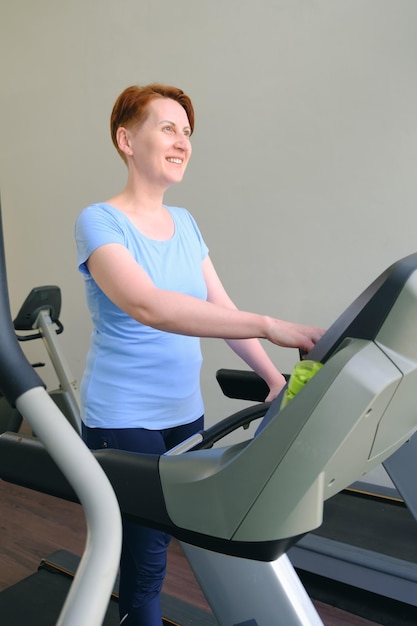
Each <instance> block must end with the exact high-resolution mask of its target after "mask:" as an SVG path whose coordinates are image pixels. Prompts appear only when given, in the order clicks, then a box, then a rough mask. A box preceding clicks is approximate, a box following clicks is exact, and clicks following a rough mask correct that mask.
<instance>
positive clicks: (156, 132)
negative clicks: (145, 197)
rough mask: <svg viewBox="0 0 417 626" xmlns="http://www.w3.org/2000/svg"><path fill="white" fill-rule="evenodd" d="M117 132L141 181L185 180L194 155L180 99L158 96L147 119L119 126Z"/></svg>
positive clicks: (165, 182) (163, 185)
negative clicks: (189, 162)
mask: <svg viewBox="0 0 417 626" xmlns="http://www.w3.org/2000/svg"><path fill="white" fill-rule="evenodd" d="M118 135H119V137H118V140H119V146H120V148H121V149H122V150H123V152H124V153H125V155H126V157H127V160H128V167H129V169H131V170H132V169H133V170H134V172H135V175H136V176H137V177H139V178H140V179H141V180H142V182H145V180H146V182H147V183H148V184H150V185H156V186H158V187H161V188H164V189H165V188H167V187H169V186H170V185H172V184H173V183H178V182H180V181H181V180H182V178H183V175H184V172H185V169H186V167H187V164H188V161H189V159H190V156H191V142H190V136H191V128H190V123H189V120H188V117H187V113H186V112H185V109H184V108H183V107H182V106H181V105H180V104H179V103H178V102H176V101H175V100H171V99H169V98H155V99H154V100H152V101H151V102H150V103H149V105H148V112H147V117H146V119H145V120H144V122H143V123H142V124H141V125H140V126H139V127H137V128H132V129H130V130H129V129H125V128H119V130H118Z"/></svg>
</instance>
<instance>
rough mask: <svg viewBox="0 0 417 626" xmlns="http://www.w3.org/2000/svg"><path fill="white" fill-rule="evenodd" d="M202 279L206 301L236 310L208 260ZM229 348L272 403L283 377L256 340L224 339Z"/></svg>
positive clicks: (204, 264) (281, 384)
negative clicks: (258, 380)
mask: <svg viewBox="0 0 417 626" xmlns="http://www.w3.org/2000/svg"><path fill="white" fill-rule="evenodd" d="M203 271H204V277H205V280H206V284H207V289H208V299H209V300H210V302H216V303H218V304H219V305H221V306H224V307H228V308H233V309H236V308H237V307H236V305H235V304H234V303H233V302H232V300H231V299H230V297H229V295H228V294H227V292H226V290H225V289H224V287H223V284H222V282H221V281H220V278H219V277H218V274H217V272H216V270H215V269H214V266H213V264H212V262H211V260H210V259H209V258H206V260H205V261H204V263H203ZM226 342H227V344H228V345H229V346H230V348H231V349H232V350H233V351H234V352H235V353H236V354H237V355H238V356H239V357H240V358H241V359H242V360H243V361H244V362H245V363H246V364H247V365H248V366H249V367H250V368H251V369H252V370H253V371H254V372H256V373H257V374H258V375H259V376H260V377H261V378H263V379H264V381H265V382H266V383H267V385H268V387H269V390H270V391H269V394H268V396H267V398H266V399H265V400H266V402H270V401H272V400H273V399H274V398H275V397H276V396H277V395H278V394H279V392H280V391H281V389H282V388H283V387H284V385H285V382H286V381H285V378H284V376H283V375H282V374H281V373H280V372H279V371H278V370H277V368H276V367H275V365H274V364H273V362H272V361H271V359H270V358H269V356H268V355H267V353H266V352H265V350H264V348H263V347H262V345H261V343H260V342H259V340H258V339H226Z"/></svg>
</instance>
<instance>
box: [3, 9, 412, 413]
mask: <svg viewBox="0 0 417 626" xmlns="http://www.w3.org/2000/svg"><path fill="white" fill-rule="evenodd" d="M0 34H1V37H0V59H1V60H0V63H1V78H2V81H1V115H0V129H1V142H0V189H1V195H2V204H3V221H4V228H5V235H6V253H7V265H8V275H9V287H10V298H11V307H12V311H13V313H16V312H17V309H18V307H19V306H20V303H21V301H22V300H23V298H24V297H25V296H26V294H27V292H28V291H29V290H30V289H31V288H32V286H35V285H40V284H48V283H52V284H58V285H60V287H61V289H62V294H63V315H62V319H63V322H64V325H65V332H64V334H63V335H62V336H61V337H62V344H63V347H64V350H65V353H66V355H67V358H68V360H69V363H70V366H71V368H72V369H73V371H74V374H75V376H76V377H77V379H80V377H81V374H82V370H83V366H84V359H85V354H86V350H87V345H88V338H89V333H90V330H91V328H90V323H89V319H88V314H87V310H86V306H85V303H84V292H83V285H82V280H81V278H80V276H79V275H78V273H77V270H76V263H75V247H74V243H73V225H74V221H75V218H76V216H77V214H78V212H79V211H80V210H81V209H82V208H83V207H84V206H86V205H87V204H89V203H90V202H93V201H97V200H104V199H106V198H107V197H109V196H110V195H112V194H114V193H116V192H117V191H118V190H119V189H120V188H121V187H122V185H123V184H124V181H125V170H124V166H123V164H122V162H121V161H120V159H119V157H118V156H117V154H116V152H115V150H114V149H113V147H112V145H111V142H110V139H109V133H108V118H109V114H110V110H111V107H112V105H113V102H114V100H115V98H116V97H117V95H118V94H119V92H120V91H121V90H122V89H123V88H124V87H126V86H127V85H130V84H133V83H147V82H150V81H154V80H157V81H161V82H167V83H172V84H176V85H178V86H180V87H182V88H183V89H184V90H185V91H187V92H188V93H189V94H190V95H191V97H192V99H193V102H194V104H195V108H196V115H197V118H196V132H195V135H194V137H193V147H194V155H193V158H192V161H191V164H190V166H189V170H188V172H187V174H186V177H185V180H184V182H183V183H182V185H181V186H179V187H177V188H175V189H172V190H170V191H169V193H168V195H167V201H169V202H171V203H176V204H180V205H183V206H186V207H187V208H188V209H189V210H190V211H191V212H192V213H193V214H194V216H195V217H196V219H197V221H198V223H199V224H200V227H201V230H202V231H203V234H204V236H205V239H206V241H207V243H208V245H209V247H210V251H211V255H212V258H213V260H214V262H215V265H216V266H217V268H218V271H219V273H220V275H221V276H222V278H223V281H224V283H225V285H226V287H227V288H228V290H229V292H230V293H231V295H232V297H233V298H234V299H235V301H236V303H237V304H238V306H240V307H241V308H246V309H250V310H257V311H259V312H265V313H269V314H272V315H275V316H278V317H283V318H287V319H293V320H297V321H299V322H306V323H310V322H311V323H315V324H319V325H322V326H327V325H328V324H330V323H331V322H332V321H333V319H334V318H335V316H336V315H337V314H338V313H339V312H341V311H342V310H343V309H344V307H345V306H346V305H347V304H349V303H350V301H351V300H352V299H353V298H354V297H355V296H356V295H357V294H358V293H359V292H360V291H361V290H362V289H363V288H364V287H365V286H366V285H367V284H368V283H369V282H370V281H371V280H372V279H373V278H374V277H375V276H376V275H377V274H378V273H380V272H381V271H382V270H383V269H385V267H386V266H387V265H389V264H390V263H391V262H393V261H394V260H396V259H397V258H399V257H402V256H404V255H406V254H409V253H411V252H414V251H415V250H416V249H417V240H416V225H417V217H416V211H415V208H416V201H417V183H416V163H417V123H416V117H417V116H416V111H417V80H416V76H417V3H416V2H415V0H349V1H348V0H311V1H306V0H258V1H257V2H254V1H248V0H221V1H220V0H201V1H197V0H177V2H175V3H173V2H168V1H165V2H164V1H163V0H142V1H140V0H123V2H118V3H116V2H114V1H113V0H112V1H110V0H100V1H99V0H90V1H85V0H83V1H82V2H81V1H80V0H72V2H65V3H64V2H56V1H55V0H37V1H36V2H33V0H18V1H16V2H3V3H2V6H1V8H0ZM203 347H204V353H205V365H204V369H203V389H204V392H205V396H206V405H207V418H208V422H209V423H211V422H212V421H214V420H217V419H219V418H220V417H223V416H225V415H227V414H228V413H230V412H231V411H232V410H234V409H235V408H240V406H241V405H240V404H239V403H235V402H231V401H230V400H226V399H224V398H222V396H221V393H220V391H219V390H218V389H217V386H216V384H215V382H214V374H215V371H216V369H218V368H219V367H240V363H239V362H238V361H237V359H236V357H234V356H233V355H232V353H230V351H228V350H227V348H226V347H225V346H224V344H223V342H221V341H218V340H205V341H204V342H203ZM25 350H26V351H27V353H28V356H29V358H31V359H33V360H35V359H36V360H39V359H41V360H42V359H43V360H44V359H45V358H46V357H45V353H44V350H43V347H42V345H41V344H39V345H37V344H34V345H31V346H29V347H28V346H25ZM268 351H269V353H270V354H271V356H272V358H273V359H274V361H275V362H276V363H277V364H279V366H280V367H281V368H282V369H283V370H289V369H290V368H291V367H292V365H293V364H294V363H295V361H296V360H297V353H296V351H291V350H284V349H279V348H273V347H269V346H268ZM44 375H45V378H46V380H47V382H48V385H50V386H51V387H53V386H54V384H55V380H54V377H53V375H52V372H51V369H50V366H49V367H47V368H46V369H45V370H44Z"/></svg>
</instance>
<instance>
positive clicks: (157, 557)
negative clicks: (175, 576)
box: [82, 416, 204, 626]
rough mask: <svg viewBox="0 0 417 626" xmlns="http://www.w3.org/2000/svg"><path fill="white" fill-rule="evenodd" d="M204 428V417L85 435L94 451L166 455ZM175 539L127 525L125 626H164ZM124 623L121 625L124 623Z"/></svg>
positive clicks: (122, 579) (123, 598)
mask: <svg viewBox="0 0 417 626" xmlns="http://www.w3.org/2000/svg"><path fill="white" fill-rule="evenodd" d="M203 427H204V417H203V416H202V417H200V418H199V419H198V420H196V421H195V422H192V423H191V424H184V425H183V426H176V427H174V428H168V429H166V430H162V431H160V430H147V429H145V428H113V429H109V428H88V427H86V426H84V425H83V427H82V435H83V439H84V441H85V442H86V444H87V446H88V447H89V448H90V449H92V450H98V449H101V448H111V449H116V450H127V451H131V452H142V453H146V454H159V455H160V454H164V452H166V451H167V450H169V449H170V448H173V447H174V446H176V445H177V444H178V443H181V442H182V441H184V440H185V439H187V438H188V437H190V436H191V435H193V434H194V433H196V432H198V431H199V430H202V429H203ZM170 539H171V536H170V535H168V534H167V533H164V532H162V531H160V530H154V529H153V528H147V527H145V526H141V525H139V524H135V523H134V522H127V521H124V522H123V544H122V556H121V560H120V583H119V613H120V619H121V620H122V622H123V626H161V624H162V616H161V606H160V594H161V589H162V585H163V582H164V578H165V572H166V562H167V548H168V545H169V542H170ZM122 622H121V623H122Z"/></svg>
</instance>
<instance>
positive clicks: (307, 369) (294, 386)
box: [281, 360, 323, 409]
mask: <svg viewBox="0 0 417 626" xmlns="http://www.w3.org/2000/svg"><path fill="white" fill-rule="evenodd" d="M321 367H323V364H322V363H319V362H318V361H308V360H306V361H300V362H299V363H297V365H296V366H295V367H294V369H293V371H292V374H291V376H290V379H289V381H288V386H287V389H286V390H285V393H284V397H283V399H282V402H281V409H283V408H284V407H285V406H286V405H287V404H288V402H289V401H290V400H292V399H293V397H294V396H295V395H297V393H298V392H299V391H300V390H301V389H302V388H303V387H304V385H305V384H306V383H308V381H309V380H310V379H311V378H313V376H315V375H316V374H317V372H318V371H319V369H320V368H321Z"/></svg>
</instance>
